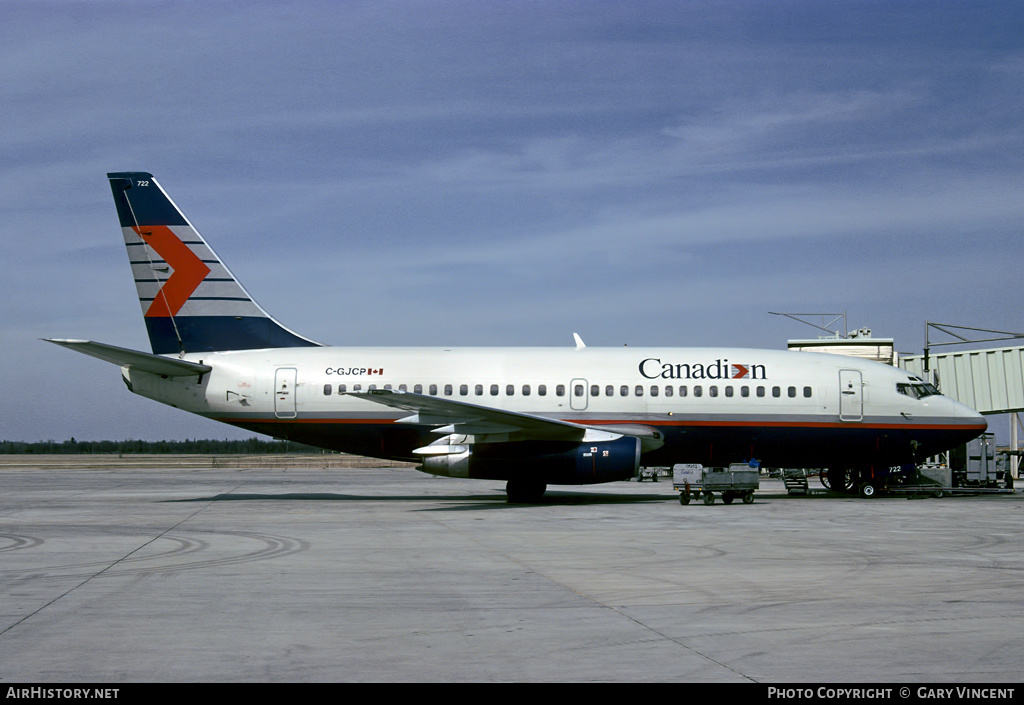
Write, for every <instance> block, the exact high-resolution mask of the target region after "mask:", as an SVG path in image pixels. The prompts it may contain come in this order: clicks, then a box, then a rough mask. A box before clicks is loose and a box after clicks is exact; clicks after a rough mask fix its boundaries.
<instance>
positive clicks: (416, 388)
mask: <svg viewBox="0 0 1024 705" xmlns="http://www.w3.org/2000/svg"><path fill="white" fill-rule="evenodd" d="M391 388H392V387H391V385H390V384H385V385H384V389H391ZM362 389H363V385H361V384H353V385H352V391H353V392H360V391H362ZM367 389H377V385H376V384H371V385H369V386H368V387H367ZM398 389H399V391H403V392H405V391H408V387H407V385H404V384H400V385H398ZM500 389H501V387H500V385H497V384H492V385H491V386H490V390H489V391H490V395H491V396H492V397H496V396H498V395H499V394H500ZM737 389H738V390H739V396H740V397H744V398H746V397H749V396H750V391H751V390H750V387H748V386H746V385H744V386H740V387H734V386H732V385H727V386H725V387H722V389H721V390H719V388H718V385H715V384H711V385H708V386H707V388H706V389H705V387H704V386H703V385H700V384H695V385H693V386H692V387H690V386H687V385H685V384H683V385H680V386H679V387H678V391H679V396H681V397H685V396H695V397H702V396H704V393H705V391H706V392H707V395H708V396H709V397H717V396H719V393H721V394H722V395H724V396H726V397H732V396H735V395H736V391H737ZM332 390H333V387H332V385H330V384H325V385H324V396H330V395H331V394H332V393H333V391H332ZM427 390H428V391H427V394H429V395H430V396H437V391H438V386H437V385H436V384H431V385H429V386H428V387H427ZM645 390H647V391H648V392H649V393H650V395H651V396H652V397H656V396H659V395H660V394H662V392H664V395H665V396H666V397H671V396H675V394H676V387H672V386H666V387H664V388H663V387H659V386H658V385H656V384H652V385H650V387H644V385H642V384H638V385H636V386H634V387H633V396H637V397H642V396H644V393H645ZM347 391H348V385H345V384H339V385H338V394H345V393H346V392H347ZM412 391H413V392H414V393H416V394H423V385H422V384H414V385H413V387H412ZM443 391H444V396H446V397H450V396H453V395H454V393H455V387H454V385H451V384H446V385H444V387H443ZM532 391H533V389H532V387H531V386H530V385H529V384H524V385H523V386H522V395H523V396H524V397H528V396H530V394H531V393H532ZM473 393H474V394H475V395H476V396H478V397H482V396H483V395H484V385H482V384H477V385H475V386H474V387H473ZM515 393H516V388H515V385H512V384H507V385H505V396H507V397H511V396H515ZM547 393H548V386H547V385H546V384H538V385H537V396H540V397H543V396H547ZM572 393H573V396H576V397H582V396H585V395H586V387H585V386H584V385H582V384H576V385H573V390H572ZM768 393H769V391H768V388H767V387H764V386H757V387H755V388H754V395H755V396H757V397H759V398H761V397H765V396H767V395H768ZM802 393H803V396H804V398H805V399H810V398H811V395H812V390H811V388H810V387H804V388H803V390H802ZM459 396H463V397H467V396H469V385H468V384H461V385H459ZM555 396H558V397H564V396H565V385H564V384H559V385H556V386H555ZM590 396H591V397H600V396H601V385H599V384H592V385H590ZM604 396H606V397H613V396H615V386H614V385H611V384H609V385H605V387H604ZM618 396H620V397H628V396H629V385H628V384H623V385H621V386H620V387H619V394H618ZM771 396H772V397H773V398H775V399H779V398H781V397H782V387H772V388H771ZM786 396H787V397H789V398H790V399H795V398H796V397H797V388H796V387H787V388H786Z"/></svg>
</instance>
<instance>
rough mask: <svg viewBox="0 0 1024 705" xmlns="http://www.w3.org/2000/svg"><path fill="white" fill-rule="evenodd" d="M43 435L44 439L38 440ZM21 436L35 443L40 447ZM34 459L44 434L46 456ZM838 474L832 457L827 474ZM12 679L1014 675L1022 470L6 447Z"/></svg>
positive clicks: (977, 679) (1020, 588) (4, 508)
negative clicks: (572, 469) (335, 459)
mask: <svg viewBox="0 0 1024 705" xmlns="http://www.w3.org/2000/svg"><path fill="white" fill-rule="evenodd" d="M22 458H23V459H24V456H22ZM23 462H24V461H23ZM31 462H35V461H31ZM815 486H816V481H812V488H813V487H815ZM0 487H2V488H3V491H2V494H0V684H4V685H10V684H14V683H18V684H26V683H46V682H60V683H85V682H88V683H131V682H136V683H138V682H145V683H149V682H320V681H327V682H356V681H367V682H409V681H416V682H460V681H471V682H492V681H500V682H507V681H517V682H554V681H559V682H564V681H569V682H617V681H618V682H623V681H624V682H655V681H669V682H683V683H700V682H713V683H726V682H733V683H818V684H836V683H901V682H903V683H938V682H942V683H951V682H957V683H1013V682H1019V681H1020V673H1021V670H1020V669H1021V665H1022V663H1024V638H1022V637H1021V634H1022V633H1024V629H1022V627H1024V619H1022V616H1021V614H1022V611H1021V600H1022V595H1024V552H1022V550H1021V548H1022V543H1024V542H1022V537H1021V529H1022V523H1024V496H1022V495H1021V494H1001V495H987V496H954V497H943V498H941V499H935V498H929V499H918V500H913V501H908V500H907V499H906V498H903V497H878V498H875V499H870V500H864V499H859V498H854V497H846V496H839V495H832V494H829V493H826V492H824V491H818V492H814V493H812V494H811V495H810V496H788V495H787V494H786V492H785V488H784V487H783V486H782V484H781V482H780V481H778V480H769V479H765V480H763V481H762V484H761V490H760V491H759V492H758V494H757V496H756V499H755V501H754V503H753V504H749V505H747V504H742V503H739V502H737V503H734V504H731V505H728V506H727V505H724V504H722V503H721V502H720V501H719V502H716V503H715V504H714V505H711V506H705V505H704V504H703V503H701V502H694V503H691V504H690V505H688V506H682V505H680V503H679V501H678V495H677V494H676V493H675V492H674V491H673V490H672V485H671V482H670V481H669V480H667V479H662V480H661V481H660V482H658V483H651V482H645V483H637V482H620V483H613V484H608V485H597V486H585V487H554V488H550V489H549V491H548V494H547V495H546V497H545V499H544V501H543V502H542V503H540V504H536V505H511V504H508V503H507V502H506V501H505V495H504V486H503V484H502V483H499V482H489V481H478V480H457V479H448V478H435V477H431V476H428V475H423V474H421V473H419V472H416V471H415V470H413V469H411V468H409V467H401V468H372V469H359V468H325V467H309V468H302V467H259V468H253V467H230V468H223V467H220V468H218V467H201V468H189V467H183V466H179V467H147V466H145V465H144V464H143V463H141V462H136V463H132V461H131V460H130V459H125V460H123V461H121V463H120V464H117V465H110V466H104V465H103V464H102V463H101V464H99V465H97V466H95V467H75V466H66V465H61V464H53V465H46V464H44V463H42V462H41V461H40V462H39V464H37V465H22V466H17V465H14V466H3V465H0Z"/></svg>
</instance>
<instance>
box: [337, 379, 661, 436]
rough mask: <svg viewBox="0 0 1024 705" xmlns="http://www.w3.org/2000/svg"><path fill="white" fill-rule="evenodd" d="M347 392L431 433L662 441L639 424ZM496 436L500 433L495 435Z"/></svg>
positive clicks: (389, 392) (385, 393) (387, 391)
mask: <svg viewBox="0 0 1024 705" xmlns="http://www.w3.org/2000/svg"><path fill="white" fill-rule="evenodd" d="M348 395H349V396H353V397H357V398H359V399H366V400H367V401H372V402H376V403H377V404H383V405H384V406H389V407H391V408H393V409H402V410H403V411H409V412H412V413H411V415H410V416H406V417H404V418H401V419H398V420H397V421H396V423H415V424H426V425H435V426H438V428H435V429H434V432H435V433H438V434H452V433H454V434H463V435H467V436H469V435H473V436H477V437H478V439H477V442H480V441H481V440H484V439H486V437H487V436H488V435H491V434H509V435H514V438H515V440H544V441H575V442H581V441H593V440H607V439H608V438H618V437H621V436H632V437H634V438H639V439H640V441H641V447H642V448H643V452H647V451H649V450H654V449H656V448H660V447H661V446H662V444H663V443H664V438H663V436H662V435H661V433H660V432H659V431H658V430H657V429H654V428H652V427H650V426H643V425H640V424H624V425H614V426H612V425H603V424H602V425H601V426H587V425H584V424H577V423H572V422H570V421H561V420H559V419H552V418H548V417H546V416H537V415H535V414H523V413H520V412H516V411H505V410H503V409H495V408H494V407H490V406H480V405H479V404H469V403H467V402H463V401H455V400H453V399H441V398H438V397H432V396H426V395H424V394H414V393H412V392H402V391H398V390H392V389H373V390H370V391H367V392H349V393H348ZM499 438H502V436H500V435H499Z"/></svg>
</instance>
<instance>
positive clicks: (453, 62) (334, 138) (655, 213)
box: [0, 0, 1024, 440]
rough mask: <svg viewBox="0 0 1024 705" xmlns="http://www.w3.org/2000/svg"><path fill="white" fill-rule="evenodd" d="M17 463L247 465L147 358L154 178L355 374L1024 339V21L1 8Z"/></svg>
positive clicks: (558, 5)
mask: <svg viewBox="0 0 1024 705" xmlns="http://www.w3.org/2000/svg"><path fill="white" fill-rule="evenodd" d="M0 13H2V16H3V18H4V21H3V23H0V72H2V77H3V80H2V81H0V117H2V124H3V128H4V129H3V130H0V157H2V163H3V169H2V170H0V179H2V183H0V213H2V216H3V217H2V218H0V248H2V250H0V253H2V255H3V257H2V259H0V267H2V271H3V277H0V301H3V304H2V305H3V315H2V319H0V346H2V349H3V351H4V352H3V360H4V362H5V368H6V372H7V380H6V381H5V387H6V389H7V394H6V395H5V403H4V405H3V411H2V412H0V438H6V439H17V440H39V439H48V438H54V439H58V440H61V439H64V438H67V437H70V436H75V437H76V438H95V439H100V438H110V439H121V438H150V439H159V438H191V437H196V436H199V437H215V438H224V437H236V436H237V432H235V431H233V430H232V429H230V428H229V427H226V426H221V425H218V424H216V423H213V422H207V421H204V420H202V419H198V418H195V417H192V416H189V415H187V414H183V413H180V412H175V411H174V410H171V409H165V408H163V407H161V406H159V405H157V404H155V403H153V402H149V401H146V400H144V399H139V398H137V397H134V396H132V395H131V394H130V393H129V392H128V391H127V390H126V389H125V388H124V387H123V385H122V384H121V382H120V379H119V375H118V372H117V370H116V369H114V368H113V367H111V366H108V365H105V364H104V363H101V362H99V361H96V360H92V359H89V358H85V357H83V356H79V355H75V354H74V353H71V352H69V351H67V350H63V349H60V348H57V347H56V346H51V345H48V344H46V343H43V342H40V341H39V338H44V337H74V338H88V339H94V340H100V341H103V342H108V343H113V344H117V345H123V346H127V347H134V348H138V349H147V346H148V342H147V340H146V338H145V332H144V326H143V322H142V318H141V312H140V308H139V304H138V302H137V300H136V299H135V293H134V287H133V285H132V282H131V278H130V274H129V269H128V265H127V259H126V255H125V253H124V248H123V245H122V243H121V240H120V234H119V229H118V225H117V219H116V215H115V212H114V208H113V203H112V200H111V197H110V191H109V188H108V186H107V181H106V178H105V174H106V173H107V172H108V171H122V170H139V171H150V172H152V173H153V174H154V175H155V176H156V178H157V179H158V180H159V181H160V183H161V185H162V186H163V187H164V188H165V189H166V190H167V191H168V192H169V193H170V194H171V196H172V197H173V198H174V199H175V201H176V202H177V203H178V205H179V206H181V207H182V208H183V209H184V210H185V212H186V214H187V215H188V216H189V218H190V219H191V220H192V222H193V223H194V224H195V225H196V227H197V228H198V229H199V230H200V231H201V232H202V233H203V234H204V236H206V238H207V239H208V240H209V241H210V242H211V244H212V245H213V247H214V248H215V249H216V250H217V252H218V253H219V254H220V256H221V257H222V258H223V259H224V260H225V261H226V262H227V263H228V265H229V266H230V267H231V268H232V270H233V271H234V273H235V274H236V275H237V276H238V277H239V278H240V279H241V280H242V282H243V283H244V284H245V286H246V287H247V288H248V289H249V291H250V292H251V293H252V294H254V295H255V296H256V298H257V299H258V300H259V301H260V303H261V304H262V305H263V306H264V308H266V309H267V310H268V311H270V312H271V313H272V314H273V315H275V316H276V317H277V318H279V319H280V320H281V321H282V322H284V323H285V324H286V325H288V326H289V327H291V328H293V329H294V330H296V331H298V332H300V333H302V334H303V335H306V336H308V337H311V338H313V339H316V340H319V341H321V342H325V343H329V344H336V345H480V346H488V345H523V346H534V345H539V346H567V345H572V344H573V342H572V333H573V332H574V331H576V332H579V333H580V334H581V335H582V336H583V338H584V340H585V341H586V342H587V344H588V345H590V346H601V345H611V346H619V345H623V344H629V345H632V346H639V345H658V346H687V345H741V346H749V347H767V348H784V347H785V345H786V340H787V339H789V338H794V337H808V336H810V337H813V336H814V335H815V331H814V330H812V329H811V328H808V327H806V326H802V325H800V324H799V323H796V322H794V321H791V320H789V319H785V318H780V317H777V316H772V315H770V314H769V311H783V312H818V311H821V312H827V311H846V312H847V313H848V324H849V327H850V328H857V327H861V326H867V327H870V328H872V330H873V331H874V333H875V335H877V336H883V337H892V338H895V339H896V343H897V347H898V348H899V349H900V350H903V351H907V352H912V353H918V352H920V350H921V347H922V346H923V343H924V328H925V322H926V321H929V320H930V321H939V322H944V323H954V324H960V325H969V326H977V327H985V328H998V329H1001V330H1017V329H1020V328H1024V324H1022V323H1021V322H1020V320H1019V319H1020V314H1019V310H1020V306H1019V298H1020V295H1019V293H1018V286H1017V285H1018V282H1019V281H1020V276H1021V274H1020V273H1021V263H1020V254H1021V250H1022V246H1021V234H1022V225H1024V197H1022V196H1024V194H1022V184H1024V178H1022V177H1024V173H1022V165H1024V130H1022V127H1024V90H1022V85H1024V32H1022V31H1021V28H1022V27H1024V4H1022V3H1020V2H1016V1H1008V2H985V1H984V0H981V1H978V2H943V1H941V0H938V1H935V2H898V1H897V2H893V1H892V0H889V1H886V2H871V1H855V0H850V1H848V2H819V1H807V2H803V1H792V2H790V1H786V0H774V1H771V2H768V1H764V2H740V1H737V2H719V1H716V2H710V1H709V2H686V1H678V0H677V1H674V2H657V1H645V2H639V1H633V2H630V1H625V2H622V1H619V2H600V1H592V2H558V1H555V0H547V1H545V2H530V1H522V2H497V1H493V2H489V1H486V0H473V1H469V2H443V1H440V0H439V1H423V2H416V1H414V0H405V1H402V2H387V1H381V0H374V1H373V2H309V1H307V2H217V1H216V0H203V1H202V2H191V1H189V0H185V1H176V2H147V1H144V0H141V1H134V2H117V1H113V0H111V1H103V0H97V1H95V2H86V1H84V0H81V1H74V2H73V1H70V0H65V1H56V0H54V1H47V0H31V1H30V2H16V1H4V0H0Z"/></svg>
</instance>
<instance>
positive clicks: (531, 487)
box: [505, 479, 548, 504]
mask: <svg viewBox="0 0 1024 705" xmlns="http://www.w3.org/2000/svg"><path fill="white" fill-rule="evenodd" d="M547 489H548V486H547V483H545V482H541V481H539V480H530V479H518V480H509V481H508V482H506V483H505V494H506V495H507V496H508V502H509V504H533V503H535V502H539V501H540V500H541V497H543V496H544V493H545V492H546V491H547Z"/></svg>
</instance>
